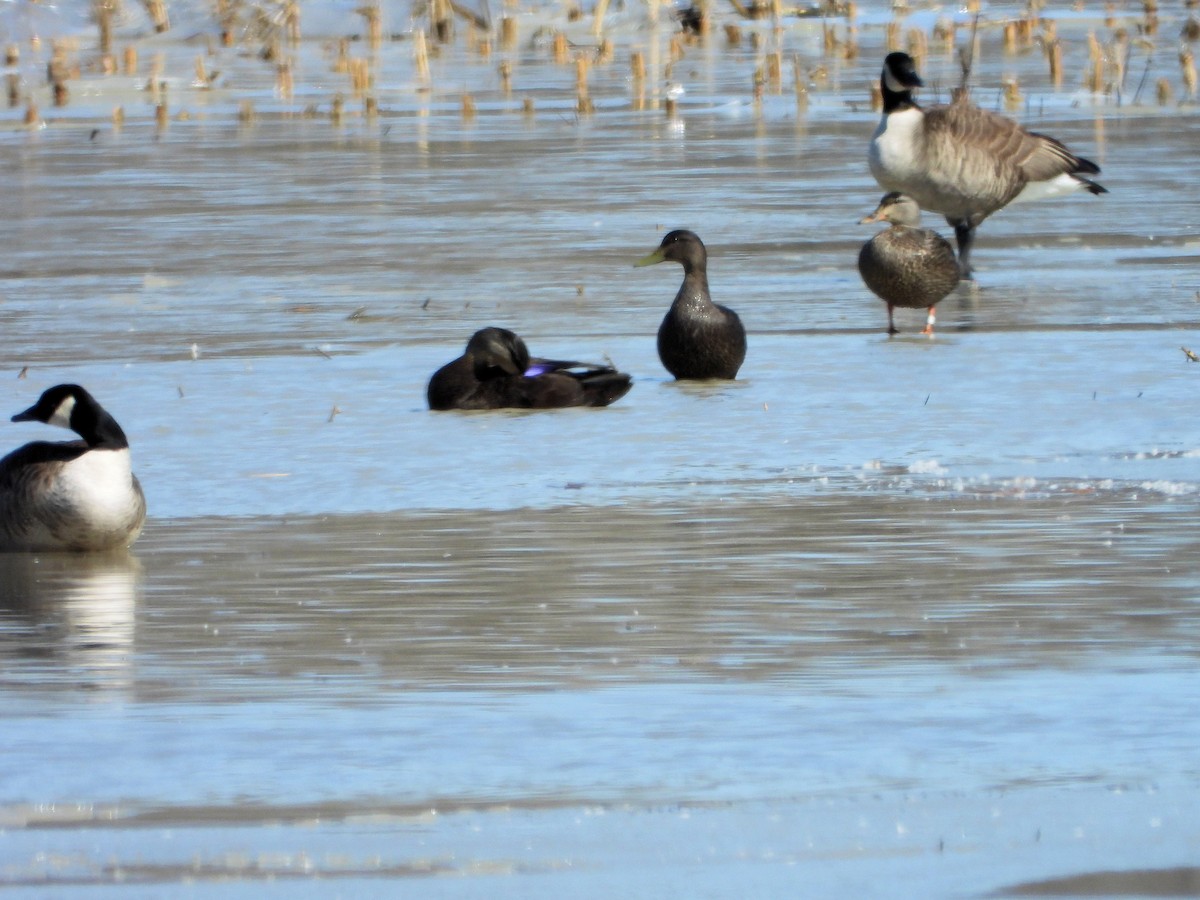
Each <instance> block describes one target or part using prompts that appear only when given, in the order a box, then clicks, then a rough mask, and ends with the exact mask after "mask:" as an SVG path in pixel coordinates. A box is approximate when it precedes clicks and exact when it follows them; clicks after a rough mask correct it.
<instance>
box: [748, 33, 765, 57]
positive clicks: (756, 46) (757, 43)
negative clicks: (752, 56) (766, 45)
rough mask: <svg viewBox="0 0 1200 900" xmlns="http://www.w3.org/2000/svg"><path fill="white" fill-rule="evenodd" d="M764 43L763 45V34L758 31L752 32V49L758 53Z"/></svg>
mask: <svg viewBox="0 0 1200 900" xmlns="http://www.w3.org/2000/svg"><path fill="white" fill-rule="evenodd" d="M762 45H763V36H762V34H761V33H760V32H757V31H752V32H750V49H751V50H753V51H755V52H756V53H757V52H758V51H759V50H761V49H762Z"/></svg>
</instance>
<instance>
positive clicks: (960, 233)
mask: <svg viewBox="0 0 1200 900" xmlns="http://www.w3.org/2000/svg"><path fill="white" fill-rule="evenodd" d="M950 224H951V225H953V226H954V240H955V241H956V242H957V243H958V272H959V275H960V276H961V277H962V279H963V280H964V281H967V280H970V278H971V246H972V245H973V244H974V243H975V226H974V225H972V224H971V223H970V222H969V221H968V220H966V219H957V220H955V221H952V222H950Z"/></svg>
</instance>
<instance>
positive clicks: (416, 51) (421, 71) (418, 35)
mask: <svg viewBox="0 0 1200 900" xmlns="http://www.w3.org/2000/svg"><path fill="white" fill-rule="evenodd" d="M413 65H414V67H415V68H416V70H417V77H418V78H420V79H421V80H422V81H428V80H429V48H428V47H427V46H426V41H425V32H424V31H423V30H421V29H420V28H418V29H416V30H415V31H414V32H413Z"/></svg>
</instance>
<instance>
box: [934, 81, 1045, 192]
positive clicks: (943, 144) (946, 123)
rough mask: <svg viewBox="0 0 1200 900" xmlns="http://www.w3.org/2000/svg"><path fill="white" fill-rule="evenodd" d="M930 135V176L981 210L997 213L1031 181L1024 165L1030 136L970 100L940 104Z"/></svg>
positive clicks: (1009, 121)
mask: <svg viewBox="0 0 1200 900" xmlns="http://www.w3.org/2000/svg"><path fill="white" fill-rule="evenodd" d="M925 135H926V164H927V166H928V169H929V175H930V178H931V179H933V180H934V181H935V182H937V183H940V184H941V185H943V186H944V187H943V188H942V189H943V190H944V191H946V192H947V193H948V194H949V193H953V194H958V195H960V196H962V197H964V198H967V202H968V205H969V206H970V207H971V208H973V209H974V210H976V211H981V212H986V213H991V212H994V211H995V210H997V209H999V208H1000V207H1002V206H1004V205H1005V204H1006V203H1008V202H1009V201H1010V200H1012V198H1013V197H1015V196H1016V195H1017V194H1019V193H1020V192H1021V188H1023V187H1024V186H1025V183H1026V181H1027V180H1028V178H1027V176H1026V174H1025V172H1024V170H1023V169H1022V168H1021V158H1022V156H1024V155H1025V150H1024V145H1025V143H1026V140H1027V137H1028V135H1027V134H1026V133H1025V132H1024V131H1022V129H1021V128H1020V127H1019V126H1018V125H1017V124H1016V123H1014V122H1012V121H1011V120H1009V119H1005V118H1004V117H1003V116H997V115H994V114H992V113H989V112H987V111H986V110H982V109H979V108H978V107H977V106H972V105H971V104H968V103H954V104H951V105H949V106H935V107H933V108H931V109H929V110H927V111H926V113H925ZM939 211H941V210H939Z"/></svg>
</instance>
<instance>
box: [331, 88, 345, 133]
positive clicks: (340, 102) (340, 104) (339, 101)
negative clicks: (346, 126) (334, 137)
mask: <svg viewBox="0 0 1200 900" xmlns="http://www.w3.org/2000/svg"><path fill="white" fill-rule="evenodd" d="M345 112H346V100H345V98H344V97H342V95H341V94H338V95H337V96H335V97H334V98H333V101H332V102H331V103H330V104H329V121H330V122H332V123H333V124H334V125H341V124H342V119H343V118H345Z"/></svg>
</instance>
